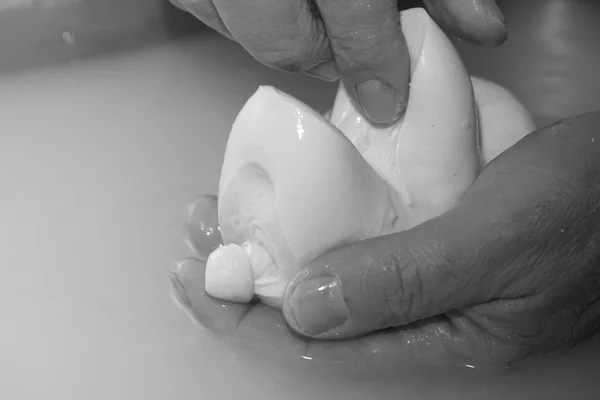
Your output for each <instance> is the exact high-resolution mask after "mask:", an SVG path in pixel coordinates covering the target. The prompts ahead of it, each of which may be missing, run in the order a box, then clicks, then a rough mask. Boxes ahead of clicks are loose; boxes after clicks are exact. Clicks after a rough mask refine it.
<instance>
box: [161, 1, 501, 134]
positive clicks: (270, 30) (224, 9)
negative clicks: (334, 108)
mask: <svg viewBox="0 0 600 400" xmlns="http://www.w3.org/2000/svg"><path fill="white" fill-rule="evenodd" d="M171 2H172V3H175V4H177V5H178V6H179V7H180V8H184V9H187V10H188V11H189V12H191V13H192V14H194V15H195V16H196V17H197V18H198V19H200V20H202V22H204V23H205V24H207V25H208V26H210V27H212V28H214V29H215V30H217V31H218V32H220V33H221V34H223V35H225V36H227V37H228V38H230V39H232V40H236V41H237V42H239V43H240V44H241V45H242V46H243V47H244V48H245V49H246V50H247V51H248V52H249V53H250V54H251V55H252V56H253V57H254V58H256V59H257V60H259V61H260V62H262V63H263V64H265V65H267V66H270V67H273V68H276V69H280V70H284V71H290V72H305V73H307V74H310V75H314V76H317V77H320V78H323V79H325V80H330V81H333V80H337V79H338V78H340V77H342V80H343V82H344V85H345V87H346V89H347V91H348V93H349V94H350V96H351V97H352V98H353V100H354V101H355V103H356V104H357V105H360V106H361V107H359V109H361V110H362V111H363V113H364V115H365V117H367V118H368V119H370V120H371V121H372V122H375V123H389V122H392V121H395V120H396V119H397V118H399V117H400V116H401V115H402V113H403V111H404V109H405V107H406V104H407V100H408V83H409V70H410V68H409V55H408V49H407V45H406V42H405V39H404V35H403V34H402V30H401V29H400V27H399V23H398V11H397V10H398V8H399V7H401V6H403V7H404V6H407V5H409V3H411V1H406V0H363V1H347V0H246V1H233V0H171ZM412 3H415V2H414V1H412ZM424 5H425V7H426V8H427V10H428V11H429V13H430V14H431V15H432V16H433V17H434V18H435V19H436V20H437V22H438V23H439V24H440V25H441V26H442V27H443V28H445V29H446V30H447V31H450V32H453V33H455V34H457V35H458V36H459V37H461V38H464V39H465V40H468V41H470V42H473V43H478V44H485V45H499V44H500V43H502V42H503V41H504V40H505V39H506V37H507V32H506V27H505V25H504V18H503V16H502V13H501V12H500V10H499V9H498V7H497V6H496V3H495V1H494V0H425V1H424Z"/></svg>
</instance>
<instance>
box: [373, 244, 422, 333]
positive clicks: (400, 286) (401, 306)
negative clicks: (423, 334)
mask: <svg viewBox="0 0 600 400" xmlns="http://www.w3.org/2000/svg"><path fill="white" fill-rule="evenodd" d="M368 270H369V272H368V274H367V275H366V276H365V277H364V278H366V279H364V282H365V284H363V286H366V283H367V282H368V285H369V286H370V287H368V288H366V287H363V292H367V291H368V292H372V293H368V294H369V295H368V296H363V298H366V299H375V302H374V303H373V304H371V308H372V311H373V313H374V314H376V315H378V317H379V322H380V324H381V325H382V326H385V327H390V326H397V325H404V324H407V323H410V322H412V321H413V319H414V316H415V315H416V312H415V310H416V309H418V307H419V304H421V303H422V298H423V284H422V280H421V276H420V273H419V268H418V263H417V260H416V259H415V257H414V255H413V254H411V253H410V252H402V253H397V252H393V251H390V252H388V253H387V255H385V256H383V257H380V258H378V259H377V260H375V261H374V262H372V263H371V264H370V265H369V268H368Z"/></svg>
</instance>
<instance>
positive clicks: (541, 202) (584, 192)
mask: <svg viewBox="0 0 600 400" xmlns="http://www.w3.org/2000/svg"><path fill="white" fill-rule="evenodd" d="M599 126H600V113H599V112H596V113H589V114H584V115H581V116H578V117H574V118H570V119H566V120H563V121H559V122H557V123H555V124H553V125H550V126H548V127H546V128H543V129H540V130H538V131H536V132H533V133H531V134H529V135H527V136H526V137H525V138H524V139H522V140H521V141H519V142H518V143H517V144H515V145H514V146H512V147H511V148H510V149H509V150H507V151H506V152H504V153H503V154H502V155H500V156H499V157H497V158H496V159H494V161H493V162H491V163H490V164H488V166H487V167H486V168H485V169H484V170H483V171H482V173H481V175H479V177H478V178H477V180H476V182H475V183H474V184H473V186H472V187H471V188H470V189H469V190H468V191H467V192H466V193H465V195H464V196H463V197H462V199H461V201H460V202H459V204H458V205H457V206H456V207H455V208H453V209H452V210H450V211H448V212H446V213H445V214H443V215H441V216H440V217H437V218H434V219H432V220H429V221H427V222H425V223H423V224H421V225H419V226H417V227H415V228H413V229H410V230H408V231H405V232H401V233H397V234H392V235H388V236H383V237H379V238H373V239H369V240H365V241H362V242H357V243H354V244H350V245H347V246H344V247H341V248H339V249H337V250H334V251H332V252H331V253H329V254H326V255H324V256H322V257H320V258H318V259H317V260H315V261H314V262H312V263H310V264H309V265H308V266H307V267H306V268H305V269H304V270H303V271H301V272H300V273H299V274H298V275H297V276H296V277H295V278H294V279H292V281H291V282H290V284H289V285H288V287H287V289H286V291H285V293H284V298H283V311H284V315H285V318H286V321H287V322H288V324H289V325H290V327H291V328H292V329H294V330H295V331H296V332H298V333H300V334H302V335H305V336H309V337H313V338H319V339H333V338H340V339H341V338H349V337H355V336H359V335H362V334H366V333H370V332H373V331H376V330H381V329H385V328H389V327H395V326H402V325H406V324H409V323H411V322H414V321H416V320H419V319H424V318H429V317H431V316H434V315H440V314H444V313H446V312H448V311H450V310H456V309H460V308H463V307H466V306H470V305H475V304H481V303H485V302H489V301H490V300H492V299H499V298H506V299H519V298H523V297H527V296H532V295H534V294H535V293H536V290H538V289H539V288H541V287H543V285H544V284H547V283H544V282H547V281H548V279H555V277H554V275H552V273H550V272H552V271H548V270H547V268H548V265H550V264H552V265H554V266H555V267H558V268H559V269H560V270H561V271H562V270H564V266H565V265H570V263H572V262H573V261H572V260H573V257H574V256H573V251H575V252H579V250H577V249H579V247H573V244H572V243H571V244H565V243H564V242H561V241H560V240H566V239H564V238H565V237H568V236H569V235H561V234H558V235H557V232H564V231H565V229H566V230H567V232H569V229H577V235H578V236H577V237H578V239H577V240H584V239H582V238H587V237H588V236H586V235H592V233H588V232H595V231H594V230H593V227H595V226H596V225H595V219H594V218H591V217H590V213H594V212H595V211H596V209H597V201H596V197H594V196H595V193H596V192H595V191H594V190H595V189H593V188H595V187H597V186H598V182H597V174H595V173H594V171H597V168H596V165H597V164H598V161H597V160H598V157H599V154H600V147H599V146H598V145H595V143H600V139H599V138H598V136H599V135H600V133H599V128H598V127H599ZM586 224H590V225H589V227H588V225H586ZM590 237H591V236H590ZM557 238H558V239H557ZM585 240H591V239H585ZM557 243H558V244H557ZM586 243H587V242H586ZM573 248H574V249H575V250H572V249H573ZM577 257H580V256H579V254H578V255H577V256H575V259H578V258H577ZM548 259H550V260H558V261H554V262H553V263H550V264H549V263H546V262H545V260H548Z"/></svg>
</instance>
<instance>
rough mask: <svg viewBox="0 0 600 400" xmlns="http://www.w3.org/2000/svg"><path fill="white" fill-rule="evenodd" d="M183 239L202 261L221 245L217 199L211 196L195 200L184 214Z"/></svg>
mask: <svg viewBox="0 0 600 400" xmlns="http://www.w3.org/2000/svg"><path fill="white" fill-rule="evenodd" d="M184 222H185V232H184V237H185V240H186V242H187V244H188V246H189V247H190V248H191V249H192V251H194V252H195V253H196V254H197V255H198V256H199V257H200V258H201V259H202V260H204V261H206V260H207V258H208V256H209V255H210V253H212V252H213V251H214V250H215V249H216V248H218V247H220V246H222V245H223V238H222V237H221V230H220V229H219V219H218V207H217V197H216V196H212V195H206V196H200V197H197V198H195V199H194V200H192V201H191V202H190V204H189V205H188V206H187V207H186V209H185V213H184Z"/></svg>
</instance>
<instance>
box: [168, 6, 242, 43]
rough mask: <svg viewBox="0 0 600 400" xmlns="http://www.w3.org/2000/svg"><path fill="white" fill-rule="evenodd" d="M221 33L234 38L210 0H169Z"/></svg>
mask: <svg viewBox="0 0 600 400" xmlns="http://www.w3.org/2000/svg"><path fill="white" fill-rule="evenodd" d="M170 1H171V3H173V4H175V5H176V6H177V7H179V8H181V9H183V10H186V11H188V12H189V13H190V14H192V15H193V16H195V17H196V18H198V19H199V20H200V21H202V22H203V23H204V24H206V25H207V26H209V27H211V28H212V29H214V30H215V31H217V32H219V33H220V34H221V35H223V36H225V37H227V38H229V39H231V40H234V39H233V36H231V33H230V32H229V30H228V29H227V27H226V26H225V24H224V23H223V20H222V19H221V17H220V16H219V13H218V12H217V9H216V8H215V6H214V4H213V3H212V1H211V0H170Z"/></svg>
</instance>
